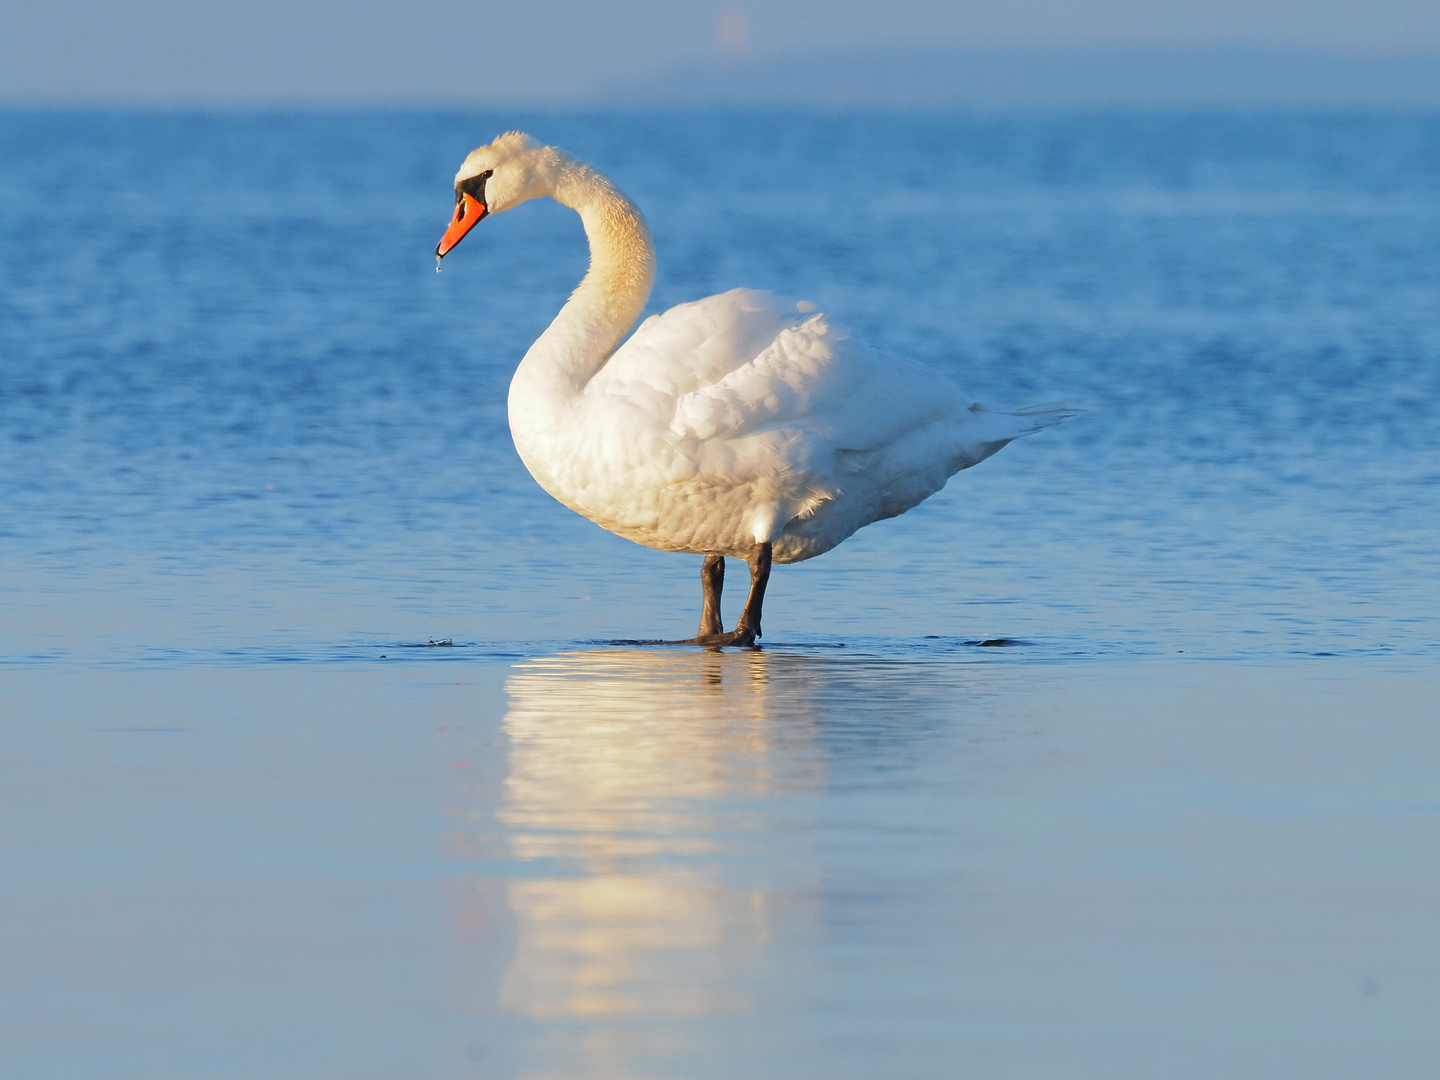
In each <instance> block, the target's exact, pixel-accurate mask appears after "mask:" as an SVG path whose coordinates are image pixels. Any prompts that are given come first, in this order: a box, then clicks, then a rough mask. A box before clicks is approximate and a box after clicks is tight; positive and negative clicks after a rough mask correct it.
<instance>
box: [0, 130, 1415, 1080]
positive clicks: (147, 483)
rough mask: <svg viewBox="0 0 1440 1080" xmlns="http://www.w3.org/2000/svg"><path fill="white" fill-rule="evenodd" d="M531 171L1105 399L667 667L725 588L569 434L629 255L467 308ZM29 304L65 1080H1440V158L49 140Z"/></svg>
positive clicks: (917, 141) (1034, 148)
mask: <svg viewBox="0 0 1440 1080" xmlns="http://www.w3.org/2000/svg"><path fill="white" fill-rule="evenodd" d="M513 127H523V128H525V129H527V130H530V131H531V132H532V133H533V134H535V135H536V136H538V137H540V138H542V139H544V140H547V141H550V142H554V143H557V144H559V145H562V146H564V147H566V148H567V149H569V150H571V151H572V152H574V153H576V154H577V155H579V156H581V157H584V158H587V159H589V160H592V161H593V162H595V163H596V164H597V165H598V166H599V167H600V168H601V169H602V170H603V171H605V172H606V173H608V174H609V175H611V176H612V177H613V178H614V179H615V180H616V182H617V183H618V184H619V185H620V186H621V187H622V188H623V189H624V190H625V191H626V192H627V193H629V194H630V195H631V196H632V197H633V198H634V199H635V200H636V201H637V202H638V203H639V204H640V205H641V206H642V208H644V210H645V211H646V213H647V215H648V217H649V220H650V223H651V226H652V228H653V230H654V233H655V237H656V242H657V246H658V253H659V279H658V283H657V287H656V292H655V296H654V299H653V301H652V305H651V306H652V309H654V310H660V309H663V308H665V307H667V306H669V305H671V304H674V303H677V302H680V301H683V300H688V299H692V298H695V297H697V296H701V295H705V294H708V293H712V292H717V291H720V290H724V289H728V288H732V287H735V286H741V285H744V286H752V287H760V288H769V289H774V290H776V291H780V292H784V293H789V294H794V295H799V296H803V297H808V298H810V299H813V300H816V301H818V302H820V303H821V304H823V305H825V306H826V307H827V308H828V309H829V310H830V311H831V312H832V313H833V314H834V315H835V316H837V317H838V318H840V319H842V320H843V321H845V322H847V323H849V325H850V326H852V327H853V328H854V329H855V330H856V331H858V332H859V333H860V334H862V335H864V336H866V337H868V338H870V339H871V340H873V341H875V342H876V343H877V344H880V345H882V346H884V347H886V348H888V349H892V350H895V351H899V352H902V353H906V354H909V355H911V356H915V357H917V358H920V359H923V360H925V361H927V362H929V363H931V364H934V365H936V366H937V367H941V368H943V369H945V370H946V371H948V372H951V373H952V374H953V375H954V376H955V378H956V379H957V380H958V381H960V382H961V383H962V385H963V386H964V387H965V388H966V389H967V391H968V392H969V393H970V394H971V396H973V397H975V398H977V399H979V400H981V401H983V402H985V403H987V404H988V405H990V406H991V407H995V408H1004V407H1008V406H1021V405H1026V404H1034V403H1046V402H1064V403H1068V404H1071V405H1073V406H1077V407H1079V408H1081V409H1083V410H1084V411H1083V412H1082V413H1081V415H1079V416H1078V417H1076V418H1075V419H1073V420H1071V421H1068V422H1067V423H1066V424H1064V425H1063V426H1061V427H1059V428H1056V429H1051V430H1048V431H1046V432H1043V433H1041V434H1039V435H1037V436H1035V437H1033V438H1030V439H1027V440H1024V441H1022V442H1020V443H1017V444H1014V445H1012V446H1010V447H1008V448H1006V449H1005V450H1004V451H1003V452H1002V453H1001V454H999V455H998V456H997V457H995V458H993V459H991V460H990V461H987V462H985V463H983V464H982V465H981V466H979V467H977V468H976V469H974V470H971V471H968V472H965V473H962V474H961V475H959V476H958V477H956V478H955V479H954V480H953V481H952V482H951V484H950V486H949V487H948V488H947V489H946V490H945V491H944V492H942V493H941V494H940V495H937V496H936V497H934V498H932V499H931V500H930V501H929V502H927V503H925V504H924V505H922V506H921V507H919V508H917V509H916V510H914V511H912V512H911V513H909V514H906V515H904V516H903V517H901V518H899V519H896V520H893V521H889V522H885V523H881V524H879V525H876V526H873V527H871V528H868V529H866V530H863V531H862V532H861V533H859V534H857V535H856V536H855V537H854V538H852V539H851V540H850V541H848V542H847V543H846V544H844V545H843V546H842V547H841V548H839V549H837V550H836V551H834V552H832V553H830V554H828V555H826V556H824V557H823V558H821V559H818V560H814V561H812V562H808V563H805V564H801V565H798V566H793V567H782V568H778V569H777V571H776V573H775V575H774V577H773V578H772V581H771V586H770V592H769V596H768V598H767V605H766V616H765V628H766V631H767V634H768V635H769V636H768V637H767V639H766V641H765V645H766V651H765V652H764V653H760V654H736V655H730V656H715V655H706V654H698V653H692V652H689V651H686V652H683V653H666V652H663V651H662V652H659V653H657V652H654V651H644V650H638V651H636V650H632V651H629V652H625V651H620V652H616V651H614V650H610V649H607V648H605V647H604V644H603V643H604V642H606V641H607V640H609V639H612V638H616V637H624V638H634V637H678V636H685V635H688V634H689V633H691V632H693V629H694V624H695V619H696V616H697V613H698V600H699V588H698V581H697V578H698V558H692V557H685V556H677V555H671V554H664V553H659V552H652V551H649V550H646V549H642V548H639V547H636V546H634V545H632V544H630V543H628V542H626V541H623V540H620V539H618V538H616V537H613V536H610V535H609V534H607V533H604V532H603V531H601V530H600V529H598V528H597V527H595V526H593V525H591V524H590V523H588V522H586V521H584V520H583V519H580V518H578V517H576V516H575V515H573V514H571V513H570V512H569V511H567V510H565V509H564V508H563V507H560V506H559V505H558V504H556V503H554V502H553V501H552V500H550V499H549V497H548V496H546V495H545V494H544V493H543V492H541V491H540V490H539V488H538V487H536V486H535V484H534V483H533V481H531V480H530V478H529V477H528V475H527V474H526V472H525V470H524V468H523V466H522V465H521V464H520V462H519V461H518V459H517V458H516V456H515V453H514V451H513V448H512V447H511V445H510V441H509V435H508V431H507V428H506V419H505V408H504V401H505V392H506V387H507V384H508V380H509V377H510V374H511V372H512V371H513V369H514V366H515V364H516V363H517V361H518V359H519V357H520V356H521V355H522V354H523V352H524V350H525V348H526V347H527V346H528V344H529V342H530V341H532V340H533V339H534V338H535V336H537V335H538V334H539V332H540V331H541V330H542V329H543V328H544V326H545V325H546V324H547V322H548V321H549V319H550V318H551V317H552V316H553V314H554V313H555V311H556V310H558V308H559V306H560V304H561V303H562V302H563V300H564V298H565V296H566V294H567V292H568V290H569V289H570V288H571V287H573V285H574V283H575V282H576V281H578V279H579V277H580V276H581V275H582V274H583V272H584V267H585V250H584V238H583V234H582V233H581V231H580V227H579V223H578V221H577V220H576V219H575V217H574V215H573V214H572V213H570V212H569V211H567V210H564V209H563V208H559V207H557V206H554V205H552V204H549V203H545V204H529V205H527V206H526V207H524V208H523V209H522V210H520V211H518V212H516V213H514V214H508V215H503V216H499V217H496V218H494V219H492V220H489V221H487V222H486V223H484V225H483V226H482V227H481V228H479V229H477V230H476V232H475V233H474V234H473V235H472V236H471V238H470V239H468V240H467V241H466V242H465V244H464V245H463V246H462V247H461V248H460V249H458V250H457V251H456V253H455V254H454V255H453V256H452V257H451V258H449V259H447V260H446V266H445V272H444V273H443V274H439V275H437V274H436V273H434V269H433V262H434V261H433V254H432V253H433V250H434V245H435V242H436V240H437V239H438V236H439V234H440V232H441V231H443V228H444V225H445V223H446V221H447V220H448V217H449V214H450V210H451V193H450V180H451V177H452V176H453V173H454V169H455V167H456V165H457V164H458V162H459V161H460V159H461V157H462V156H463V154H464V153H465V152H466V151H467V150H469V149H470V148H472V147H473V146H475V145H477V144H478V143H480V142H482V141H485V140H487V139H488V138H490V137H491V136H492V135H494V134H495V133H498V132H499V131H501V130H504V129H507V128H513ZM0 276H3V280H4V283H5V284H4V288H3V290H0V666H3V668H4V670H3V672H0V679H3V680H4V683H5V685H7V686H8V690H7V691H6V693H5V696H6V697H7V698H8V699H9V702H10V704H9V705H8V706H7V707H6V712H7V713H8V715H7V717H6V719H5V722H4V725H3V726H0V740H3V745H0V749H3V753H4V756H5V760H7V761H8V762H9V763H10V765H11V766H13V768H12V769H11V772H12V775H11V778H10V780H9V781H8V783H7V786H8V789H9V791H10V792H11V795H10V796H9V797H6V798H4V803H5V813H4V817H5V819H6V821H7V829H8V830H9V833H8V834H7V835H8V836H9V837H10V839H9V840H8V841H7V842H6V843H7V845H8V846H6V847H5V849H4V850H5V851H7V852H8V853H9V854H8V856H7V861H8V863H9V865H10V867H11V868H12V871H13V872H12V873H11V874H10V875H9V877H10V879H11V880H10V881H9V885H10V887H11V888H10V893H11V897H12V908H13V910H17V911H22V912H24V913H25V917H24V918H23V919H20V920H10V921H9V922H10V929H9V930H8V931H7V933H8V934H10V935H11V936H9V937H6V936H4V935H0V949H4V950H8V951H5V952H4V953H3V955H5V956H9V957H10V963H9V966H8V970H10V971H11V972H12V973H18V974H12V975H11V976H10V977H9V978H6V977H5V976H0V996H4V998H5V1000H6V1001H8V1002H9V1003H10V1004H11V1005H14V1006H15V1007H16V1008H17V1009H19V1011H18V1012H16V1013H14V1014H13V1015H15V1016H18V1017H21V1019H20V1020H17V1021H16V1022H15V1025H16V1026H15V1027H14V1028H13V1030H11V1031H10V1032H9V1034H8V1036H7V1038H8V1040H9V1041H10V1044H11V1045H12V1046H14V1047H17V1049H16V1050H15V1057H14V1059H13V1062H12V1064H11V1066H9V1067H8V1069H7V1071H6V1073H5V1074H6V1075H7V1076H15V1077H24V1078H29V1077H32V1076H33V1077H36V1078H40V1077H44V1078H45V1080H54V1078H57V1077H71V1076H75V1077H81V1076H85V1077H89V1076H95V1075H102V1074H103V1075H107V1076H111V1077H132V1076H133V1077H136V1078H137V1080H138V1078H141V1077H143V1078H145V1080H159V1078H163V1077H170V1076H175V1077H177V1078H179V1077H185V1078H187V1080H193V1078H194V1077H196V1076H200V1075H204V1076H216V1077H221V1076H225V1077H229V1076H234V1077H237V1078H238V1077H247V1078H248V1077H254V1076H258V1075H265V1076H275V1077H281V1076H284V1077H289V1076H295V1077H306V1078H313V1077H319V1076H330V1075H334V1076H342V1075H343V1076H346V1077H347V1078H350V1080H353V1078H355V1077H360V1076H371V1075H374V1076H376V1077H381V1076H385V1077H390V1076H396V1075H413V1076H436V1077H452V1076H471V1075H475V1076H486V1077H502V1076H504V1077H509V1076H514V1077H526V1078H529V1077H537V1078H538V1077H552V1076H553V1077H561V1076H563V1077H582V1076H583V1077H592V1076H593V1077H615V1078H617V1080H620V1078H626V1080H633V1078H638V1077H652V1076H653V1077H674V1076H716V1077H721V1076H734V1075H753V1076H774V1077H782V1076H787V1077H788V1076H795V1077H812V1076H813V1077H817V1078H819V1077H825V1078H835V1077H850V1076H854V1077H857V1078H859V1077H866V1078H873V1077H875V1076H881V1075H905V1076H915V1077H921V1076H937V1077H939V1076H953V1075H957V1073H956V1066H955V1065H954V1062H955V1061H956V1060H960V1059H964V1060H967V1061H970V1062H972V1063H973V1066H974V1068H973V1073H972V1074H973V1075H975V1076H987V1077H988V1076H996V1077H1000V1076H1031V1075H1045V1076H1067V1077H1068V1076H1106V1077H1121V1076H1137V1077H1140V1076H1155V1075H1167V1076H1192V1075H1193V1076H1213V1075H1222V1074H1223V1075H1229V1076H1255V1077H1273V1076H1277V1075H1305V1076H1307V1077H1316V1076H1329V1075H1334V1076H1353V1075H1359V1074H1360V1073H1359V1072H1356V1071H1354V1070H1355V1069H1360V1070H1361V1072H1363V1071H1365V1068H1368V1067H1373V1066H1375V1064H1376V1063H1377V1062H1378V1063H1383V1064H1384V1065H1385V1069H1384V1070H1383V1071H1384V1072H1385V1074H1386V1075H1387V1076H1411V1075H1414V1076H1420V1075H1423V1073H1422V1071H1421V1065H1420V1064H1419V1063H1421V1062H1423V1061H1425V1060H1431V1061H1433V1058H1434V1051H1435V1050H1436V1049H1437V1047H1436V1044H1435V1040H1434V1036H1433V1034H1431V1033H1427V1030H1426V1026H1425V1024H1424V1022H1423V1020H1419V1019H1417V1018H1419V1017H1422V1016H1423V1015H1425V1008H1424V1007H1423V1002H1425V1001H1429V1002H1430V1003H1431V1005H1432V1006H1433V1002H1434V1000H1435V997H1434V995H1435V993H1436V990H1437V987H1440V947H1437V942H1436V940H1435V938H1434V935H1433V929H1431V928H1430V927H1429V925H1428V922H1427V921H1426V919H1425V917H1424V915H1423V913H1424V912H1426V911H1433V904H1434V902H1435V901H1436V900H1437V899H1440V892H1437V888H1440V885H1437V879H1436V878H1435V876H1434V873H1433V872H1432V871H1430V870H1427V869H1425V867H1427V866H1428V865H1429V864H1430V863H1432V862H1433V859H1432V858H1431V857H1430V854H1431V853H1432V852H1433V850H1434V843H1435V841H1436V840H1437V839H1440V835H1437V832H1440V812H1437V806H1440V803H1437V799H1436V795H1435V791H1434V788H1433V786H1431V785H1428V784H1427V781H1426V779H1425V778H1426V777H1427V776H1433V775H1434V772H1433V768H1434V766H1435V765H1437V764H1440V761H1437V745H1436V740H1435V730H1436V728H1435V724H1434V723H1433V721H1434V720H1435V719H1436V717H1435V715H1434V710H1433V708H1432V707H1431V705H1430V704H1429V703H1432V702H1433V701H1435V700H1436V697H1435V689H1436V687H1435V685H1434V672H1435V670H1436V668H1437V667H1440V664H1437V659H1440V560H1437V558H1436V546H1437V545H1436V537H1437V536H1440V454H1437V451H1440V117H1435V116H1401V115H1355V116H1335V117H1325V116H1317V117H1297V116H1278V115H1277V116H1262V115H1257V116H1244V115H1225V116H1218V115H1217V116H1204V115H1160V116H1138V115H1137V116H1118V115H1115V116H1112V115H1095V116H1036V117H1018V116H1017V117H989V118H977V117H964V116H949V115H922V114H875V115H866V116H823V115H791V114H777V113H757V114H743V115H742V114H713V115H710V114H700V115H675V116H642V115H600V116H522V115H509V114H507V115H503V116H501V115H494V116H485V115H465V114H414V113H380V112H376V113H356V114H350V113H334V114H298V115H282V114H246V113H233V114H218V113H217V114H193V115H191V114H181V113H175V114H156V115H129V114H123V113H74V114H71V113H16V112H11V113H3V114H0ZM733 580H734V578H733V575H732V582H733ZM732 587H733V586H732ZM737 604H738V599H737V598H735V597H733V596H732V597H731V598H730V604H729V613H730V614H731V615H732V616H733V614H734V612H735V611H736V610H737ZM996 638H1004V639H1009V640H1011V641H1013V642H1014V644H1012V645H1011V646H1009V647H1006V648H982V647H980V646H978V645H977V644H976V643H977V642H978V641H981V640H986V639H996ZM447 639H448V640H450V641H452V642H453V647H451V648H429V647H420V646H425V645H426V643H428V642H430V641H432V640H435V641H442V640H447ZM441 661H443V663H440V662H441ZM462 686H463V687H467V689H458V687H462ZM1427 763H1428V764H1427ZM1427 770H1429V771H1428V772H1427ZM97 835H98V836H101V837H103V838H104V839H103V841H102V840H97V839H96V836H97ZM1207 897H1208V898H1210V899H1209V902H1207V901H1206V899H1205V898H1207ZM147 912H148V913H150V914H146V913H147ZM66 913H68V914H66ZM1377 920H1378V922H1377ZM287 942H288V943H291V944H287ZM296 942H310V944H308V945H306V946H305V947H304V948H301V949H300V953H299V954H297V953H296V952H295V949H294V948H292V945H293V944H294V943H296ZM7 943H8V944H7ZM127 972H128V973H129V974H126V973H127ZM1332 992H1333V993H1332ZM1327 994H1330V995H1332V996H1330V997H1327V996H1326V995H1327ZM1356 1010H1359V1011H1356ZM1365 1010H1368V1012H1366V1011H1365ZM1430 1012H1432V1013H1433V1008H1432V1009H1431V1010H1430ZM1362 1014H1363V1015H1362ZM237 1016H249V1017H250V1018H251V1021H247V1022H242V1021H241V1020H239V1019H236V1017H237ZM247 1023H250V1025H251V1026H250V1027H249V1028H247V1026H246V1025H247ZM247 1030H248V1031H250V1034H249V1035H247V1034H246V1032H247ZM5 1041H6V1040H4V1039H0V1042H5ZM242 1045H243V1050H242V1049H240V1047H242ZM157 1047H158V1048H160V1049H157ZM0 1061H3V1058H0ZM1177 1062H1183V1063H1184V1065H1183V1067H1182V1066H1181V1065H1180V1064H1177ZM1289 1064H1293V1065H1295V1066H1296V1067H1295V1068H1294V1069H1293V1070H1290V1069H1288V1065H1289ZM1302 1066H1303V1067H1302ZM1352 1066H1353V1068H1352Z"/></svg>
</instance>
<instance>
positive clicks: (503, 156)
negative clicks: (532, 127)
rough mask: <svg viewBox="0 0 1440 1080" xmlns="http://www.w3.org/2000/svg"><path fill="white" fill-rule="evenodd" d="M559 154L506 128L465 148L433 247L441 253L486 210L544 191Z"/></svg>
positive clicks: (517, 202) (497, 209)
mask: <svg viewBox="0 0 1440 1080" xmlns="http://www.w3.org/2000/svg"><path fill="white" fill-rule="evenodd" d="M561 160H562V159H561V155H560V153H559V151H557V150H556V149H555V148H554V147H553V146H545V145H544V144H543V143H539V142H537V141H536V140H534V139H532V138H531V137H530V136H529V135H526V134H525V133H524V132H523V131H508V132H506V133H505V134H504V135H501V136H500V137H499V138H498V139H496V140H495V141H494V142H492V143H489V144H487V145H485V146H482V147H480V148H479V149H478V150H472V151H470V153H469V155H467V156H466V158H465V161H464V163H463V164H462V165H461V166H460V171H459V172H457V173H456V174H455V216H454V217H453V218H451V220H450V227H449V228H448V229H446V230H445V235H444V237H442V238H441V240H440V243H439V244H438V245H436V248H435V258H436V259H437V260H439V259H443V258H444V257H445V256H446V255H448V254H449V253H450V249H451V248H453V247H454V246H455V245H456V244H458V243H460V241H461V240H463V239H464V238H465V234H466V233H468V232H469V231H470V230H471V229H473V228H474V227H475V226H476V225H478V224H480V222H481V221H482V220H483V219H484V218H487V217H489V216H490V215H491V214H498V213H500V212H501V211H502V210H510V209H513V208H514V207H517V206H519V205H520V204H521V203H523V202H525V201H527V200H529V199H534V198H538V197H539V196H541V195H549V194H550V193H551V192H552V191H553V189H554V174H555V170H556V168H557V167H558V166H559V165H560V163H561Z"/></svg>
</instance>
